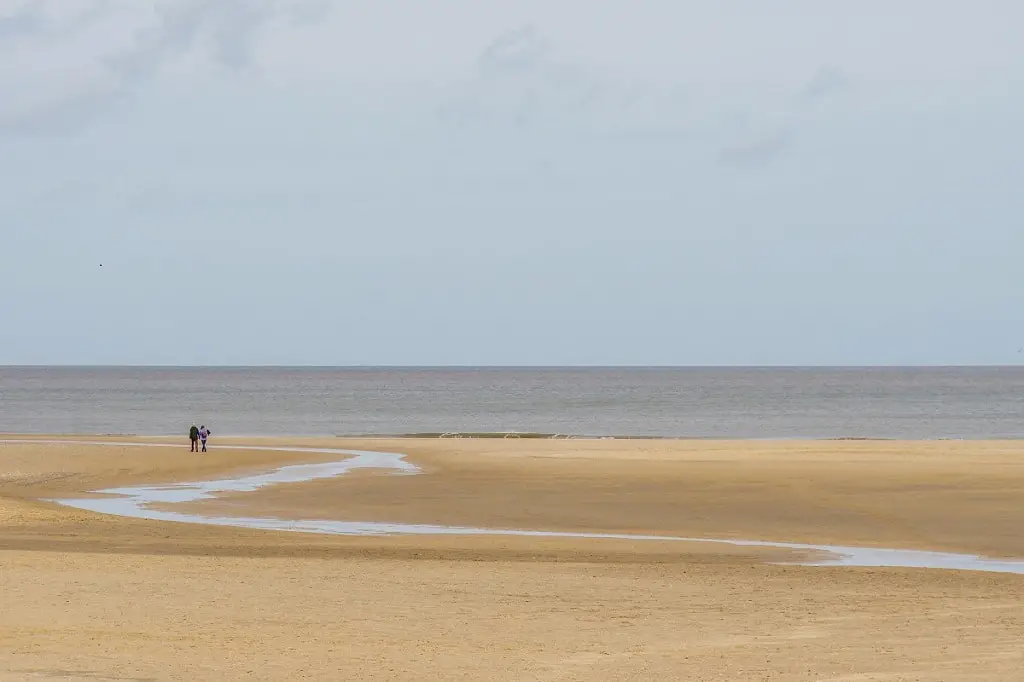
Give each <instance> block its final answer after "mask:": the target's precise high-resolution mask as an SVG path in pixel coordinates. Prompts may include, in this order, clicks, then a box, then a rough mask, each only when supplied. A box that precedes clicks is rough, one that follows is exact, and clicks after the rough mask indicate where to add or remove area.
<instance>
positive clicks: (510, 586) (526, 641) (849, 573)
mask: <svg viewBox="0 0 1024 682" xmlns="http://www.w3.org/2000/svg"><path fill="white" fill-rule="evenodd" d="M245 442H247V443H250V444H257V443H258V442H261V441H258V440H248V441H245ZM262 442H279V441H262ZM287 444H289V445H295V444H301V445H311V446H317V445H319V446H327V447H347V448H353V449H379V450H387V451H399V452H405V453H408V456H409V460H410V461H413V462H414V463H416V464H417V465H419V466H420V467H421V468H422V469H423V471H424V473H423V474H422V475H419V476H394V475H389V474H388V473H387V472H383V471H364V472H360V473H357V474H353V475H349V476H346V477H344V478H341V479H335V480H330V481H318V482H310V483H296V484H287V485H281V486H275V487H271V488H267V489H265V490H263V491H259V492H254V493H239V494H229V495H227V496H225V497H223V498H222V499H219V500H216V501H207V502H201V503H193V504H190V505H172V506H180V507H183V506H188V507H189V508H190V509H191V511H193V512H202V513H216V514H229V515H230V514H237V515H251V514H258V515H267V516H272V515H277V516H285V517H287V516H291V517H294V518H310V517H314V518H338V519H349V520H351V519H372V520H389V521H396V522H403V523H440V524H457V525H476V526H488V527H503V528H549V529H566V530H592V531H622V532H637V533H659V534H661V533H672V534H679V535H695V536H704V537H745V538H752V539H766V540H782V541H801V542H828V543H836V544H858V545H864V544H868V545H870V544H874V545H877V546H886V547H906V548H916V549H939V550H947V551H963V552H981V553H989V554H994V555H998V556H1021V555H1024V542H1022V538H1021V534H1020V529H1021V528H1024V505H1022V504H1021V503H1020V501H1021V500H1024V494H1022V493H1024V444H1018V443H997V442H982V443H961V442H938V443H896V442H772V443H757V442H745V443H736V442H703V441H532V440H530V441H528V440H520V441H516V440H417V441H411V440H393V441H378V440H370V441H343V440H340V439H328V440H320V441H304V442H302V443H294V442H289V443H287ZM330 459H336V457H331V456H330V455H322V456H320V455H311V454H309V453H279V452H259V451H246V450H235V451H225V450H221V451H217V450H216V449H214V450H212V451H211V452H210V453H209V455H208V456H207V457H202V456H196V455H192V454H190V453H189V452H188V447H187V444H186V446H185V447H183V448H182V449H181V450H180V451H179V450H161V449H152V450H150V449H139V448H136V449H131V448H126V447H125V448H117V447H105V446H104V447H100V446H75V445H60V446H55V445H2V444H0V590H2V601H0V613H2V617H0V679H61V680H68V679H91V680H95V679H202V678H206V679H211V678H215V679H324V680H333V679H408V680H413V679H516V680H522V679H529V680H576V679H578V680H595V679H596V680H600V679H609V680H611V679H616V680H617V679H649V678H653V677H656V676H657V677H661V678H665V679H701V680H719V679H721V680H734V679H779V680H790V679H794V680H803V679H807V680H811V679H848V680H853V679H863V680H868V679H873V680H897V679H899V680H916V679H921V680H950V679H978V680H982V679H984V680H993V679H1024V654H1022V653H1021V647H1020V646H1019V642H1020V641H1021V640H1022V639H1024V615H1021V614H1020V613H1019V611H1020V609H1019V604H1020V599H1021V597H1022V596H1024V577H1022V576H1019V575H1018V576H1015V575H1001V574H985V573H974V572H964V571H943V570H922V569H865V568H858V569H853V568H818V567H802V566H777V565H772V564H770V563H768V562H769V561H777V560H784V559H788V558H793V557H792V555H791V554H790V553H789V552H782V551H779V550H759V549H751V548H739V547H728V546H716V545H707V544H704V543H700V544H688V543H662V542H653V543H652V542H647V543H641V542H633V541H620V540H578V539H559V538H519V537H459V536H451V537H448V536H443V537H401V536H400V537H337V536H318V535H317V536H314V535H299V534H290V533H281V532H269V531H254V530H245V529H233V528H216V527H208V526H198V525H189V524H175V523H166V522H155V521H145V520H137V519H123V518H118V517H112V516H105V515H99V514H94V513H89V512H83V511H78V510H74V509H68V508H62V507H59V506H56V505H53V504H47V503H42V502H39V501H38V499H39V498H48V497H70V496H81V495H82V494H83V493H86V492H88V491H92V490H97V489H100V488H108V487H112V486H121V485H133V484H149V483H157V482H167V483H170V482H174V481H183V480H202V479H205V478H214V477H218V476H223V475H224V474H241V473H246V472H254V471H261V470H265V469H267V468H269V467H272V466H277V465H280V464H285V463H289V462H293V463H294V462H310V461H326V460H330Z"/></svg>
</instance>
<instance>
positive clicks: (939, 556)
mask: <svg viewBox="0 0 1024 682" xmlns="http://www.w3.org/2000/svg"><path fill="white" fill-rule="evenodd" d="M13 442H14V443H15V444H17V441H13ZM83 442H84V443H89V444H92V445H96V446H103V445H110V443H105V442H91V443H90V442H89V441H79V442H78V443H77V444H81V443H83ZM47 443H48V444H61V443H70V444H76V443H74V442H71V441H60V440H56V441H47ZM132 445H133V446H138V447H173V446H171V445H169V444H162V443H133V444H132ZM222 447H226V448H230V449H266V450H270V451H276V452H308V453H310V454H332V455H348V456H349V457H348V459H345V460H339V461H335V462H328V463H325V464H307V465H302V464H298V465H295V464H293V465H290V466H285V467H279V468H277V469H274V470H271V471H268V472H264V473H261V474H256V475H253V476H248V477H236V478H222V479H215V480H207V481H195V482H190V483H179V484H176V485H166V484H163V485H161V484H154V485H149V486H146V485H141V486H131V487H123V488H109V489H101V490H94V491H91V492H92V493H94V494H97V495H104V496H113V498H105V499H84V498H77V499H76V498H63V499H49V500H44V501H47V502H54V503H57V504H60V505H62V506H67V507H72V508H75V509H80V510H85V511H93V512H98V513H103V514H112V515H115V516H123V517H128V518H139V519H148V520H156V521H170V522H178V523H196V524H209V525H218V526H229V527H237V528H247V529H258V530H276V531H290V532H300V533H319V534H332V535H356V536H388V535H497V536H517V537H543V538H574V539H587V540H627V541H660V542H686V543H711V544H726V545H733V546H738V547H767V548H773V549H786V550H794V551H797V552H798V553H809V554H811V555H812V556H817V557H818V558H811V557H805V558H804V559H802V560H794V561H789V562H781V563H782V564H783V565H794V566H818V567H879V568H923V569H949V570H967V571H985V572H995V573H1014V574H1024V559H1020V560H1005V559H997V558H994V557H987V556H986V557H983V556H979V555H970V554H958V553H949V552H933V551H920V550H908V549H899V548H887V547H885V548H877V547H858V546H849V545H847V546H836V545H820V544H806V543H794V542H772V541H766V540H750V539H724V538H709V537H676V536H670V535H629V534H615V533H569V532H559V531H544V530H532V529H498V528H481V527H456V526H430V525H423V524H394V523H390V524H389V523H381V522H376V521H331V520H312V519H304V520H301V521H286V520H283V519H278V518H273V517H270V518H252V517H212V516H201V515H194V514H181V513H177V512H173V511H166V510H163V509H154V508H153V507H152V505H153V504H155V503H162V504H163V505H164V506H165V507H166V506H167V505H172V506H176V505H177V504H180V503H188V502H194V501H197V500H203V499H211V500H215V499H216V494H217V493H223V492H252V491H256V490H259V489H260V488H263V487H266V486H273V485H280V484H289V483H306V482H309V481H312V480H317V479H323V478H326V479H330V478H334V477H336V476H343V475H345V474H347V473H349V472H350V471H352V470H353V469H358V468H363V469H389V470H393V472H395V473H399V474H407V475H417V474H421V473H422V471H421V470H420V469H419V468H418V467H416V466H415V465H412V464H409V463H407V462H406V461H405V457H406V456H405V455H404V454H401V453H387V452H375V451H359V450H346V449H337V450H332V449H315V448H286V447H279V448H274V447H268V446H251V445H250V446H245V445H228V446H222ZM364 460H365V461H364ZM300 470H301V472H300ZM820 555H824V556H820Z"/></svg>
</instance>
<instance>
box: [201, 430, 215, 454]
mask: <svg viewBox="0 0 1024 682" xmlns="http://www.w3.org/2000/svg"><path fill="white" fill-rule="evenodd" d="M211 433H213V432H212V431H210V429H208V428H206V425H205V424H203V425H202V426H200V427H199V440H201V441H203V452H206V439H207V438H209V437H210V434H211Z"/></svg>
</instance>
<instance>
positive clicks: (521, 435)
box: [0, 431, 1024, 444]
mask: <svg viewBox="0 0 1024 682" xmlns="http://www.w3.org/2000/svg"><path fill="white" fill-rule="evenodd" d="M215 437H216V439H217V440H222V439H229V440H230V439H234V440H238V439H261V440H269V439H300V440H309V439H315V440H323V439H332V438H333V439H343V440H404V439H410V440H421V439H422V440H429V439H436V440H504V439H509V440H516V439H518V440H617V441H684V442H690V441H696V442H702V441H707V442H712V443H717V442H730V441H735V442H739V443H776V442H782V443H785V442H796V443H804V442H811V443H814V442H822V443H832V442H868V443H875V442H879V443H901V442H906V443H933V442H935V443H943V442H965V443H999V442H1020V441H1024V434H1022V435H989V436H977V437H959V436H934V437H928V438H909V437H894V436H686V435H676V436H652V435H643V434H625V435H623V434H619V435H593V434H568V433H565V434H563V433H543V432H532V431H424V432H406V433H350V434H349V433H327V434H316V433H264V434H259V433H220V432H218V433H217V434H216V436H215ZM47 438H51V439H53V438H58V439H64V438H69V439H71V438H75V439H88V440H92V439H96V438H136V439H139V438H158V439H174V440H180V441H185V442H186V444H187V440H188V437H187V435H180V434H168V433H128V432H111V433H90V432H75V431H69V432H58V433H50V432H47V433H42V432H16V431H11V432H0V440H2V439H32V440H35V439H47ZM213 442H214V440H213V439H211V440H210V443H211V444H212V443H213Z"/></svg>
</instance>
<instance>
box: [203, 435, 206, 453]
mask: <svg viewBox="0 0 1024 682" xmlns="http://www.w3.org/2000/svg"><path fill="white" fill-rule="evenodd" d="M203 452H206V439H205V438H204V439H203Z"/></svg>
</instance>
